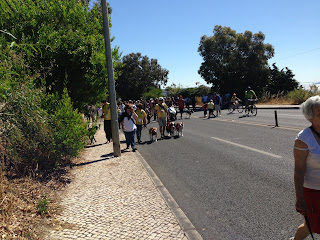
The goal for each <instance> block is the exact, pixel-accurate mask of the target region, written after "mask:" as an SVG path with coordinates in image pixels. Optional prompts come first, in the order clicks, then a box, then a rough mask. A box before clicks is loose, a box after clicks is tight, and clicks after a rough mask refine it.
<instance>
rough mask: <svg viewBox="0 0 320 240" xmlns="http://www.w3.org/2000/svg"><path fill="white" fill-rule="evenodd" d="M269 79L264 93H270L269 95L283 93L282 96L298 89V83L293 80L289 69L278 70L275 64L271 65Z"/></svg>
mask: <svg viewBox="0 0 320 240" xmlns="http://www.w3.org/2000/svg"><path fill="white" fill-rule="evenodd" d="M270 72H271V75H270V79H269V81H268V84H267V86H266V87H265V89H264V90H265V91H267V92H270V93H271V94H277V93H279V92H283V93H284V94H286V93H288V92H290V91H293V90H294V89H296V88H298V87H299V83H298V82H297V81H296V80H295V79H294V74H293V73H292V71H291V70H290V69H289V68H287V67H286V68H284V69H281V70H279V68H278V67H277V66H276V64H275V63H274V64H272V68H270Z"/></svg>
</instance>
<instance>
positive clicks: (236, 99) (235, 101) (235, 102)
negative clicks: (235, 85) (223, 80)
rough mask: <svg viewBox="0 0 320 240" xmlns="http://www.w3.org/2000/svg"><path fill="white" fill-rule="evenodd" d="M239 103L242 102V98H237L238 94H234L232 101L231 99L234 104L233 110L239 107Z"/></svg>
mask: <svg viewBox="0 0 320 240" xmlns="http://www.w3.org/2000/svg"><path fill="white" fill-rule="evenodd" d="M238 101H241V99H240V98H238V97H237V94H235V93H234V94H233V95H232V97H231V99H230V102H231V103H232V105H233V109H235V106H236V105H237V103H238Z"/></svg>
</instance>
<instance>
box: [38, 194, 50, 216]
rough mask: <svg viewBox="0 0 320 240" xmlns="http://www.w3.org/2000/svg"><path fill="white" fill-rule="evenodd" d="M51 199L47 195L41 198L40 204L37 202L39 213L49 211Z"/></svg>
mask: <svg viewBox="0 0 320 240" xmlns="http://www.w3.org/2000/svg"><path fill="white" fill-rule="evenodd" d="M49 203H50V200H49V199H47V198H46V197H45V196H44V198H43V199H41V200H39V202H38V204H37V208H38V211H37V212H38V214H39V215H42V214H45V213H48V206H49Z"/></svg>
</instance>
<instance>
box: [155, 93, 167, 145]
mask: <svg viewBox="0 0 320 240" xmlns="http://www.w3.org/2000/svg"><path fill="white" fill-rule="evenodd" d="M155 111H156V114H157V117H158V122H159V128H160V134H161V139H163V138H164V132H165V129H166V125H167V119H166V118H167V111H168V106H167V105H166V104H165V103H164V102H163V97H160V98H159V103H158V104H157V105H156V106H155Z"/></svg>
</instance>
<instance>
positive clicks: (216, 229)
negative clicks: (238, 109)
mask: <svg viewBox="0 0 320 240" xmlns="http://www.w3.org/2000/svg"><path fill="white" fill-rule="evenodd" d="M227 113H228V112H227V110H223V111H222V117H218V118H214V119H204V118H203V113H202V112H196V113H194V114H193V115H192V118H191V119H183V120H182V121H183V122H184V124H185V127H184V136H183V137H180V138H174V137H172V138H169V137H168V138H166V139H164V140H158V142H153V143H150V142H149V136H148V131H147V130H144V131H143V134H142V140H145V142H144V144H142V145H138V150H139V152H140V153H141V154H142V156H143V157H144V158H145V160H146V161H147V162H148V164H149V165H150V167H151V168H152V169H153V171H154V172H155V173H156V174H157V176H158V177H159V178H160V180H161V181H162V182H163V184H164V185H165V187H166V188H167V189H168V191H169V192H170V193H171V195H172V196H173V197H174V199H175V200H176V202H177V203H178V204H179V205H180V207H181V209H182V210H183V211H184V212H185V214H186V215H187V216H188V218H189V219H190V220H191V222H192V223H193V225H194V226H195V227H196V228H197V230H198V231H199V233H200V234H201V235H202V237H203V239H230V240H234V239H237V240H238V239H277V240H278V239H289V237H292V236H293V235H294V232H295V229H296V227H297V226H298V225H299V224H300V223H301V222H302V221H303V219H302V217H301V216H300V215H299V214H298V213H296V212H295V207H294V204H295V193H294V185H293V157H292V146H293V143H294V139H295V136H296V134H297V133H298V132H299V131H300V130H302V129H303V128H304V127H307V126H309V124H308V121H306V120H305V119H304V118H303V116H302V114H301V111H300V110H277V116H278V125H279V127H274V125H275V117H274V110H259V111H258V115H257V116H256V117H244V116H243V114H239V113H233V114H227ZM178 116H179V115H178ZM151 126H157V123H155V122H153V123H151V124H149V125H148V127H151Z"/></svg>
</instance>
